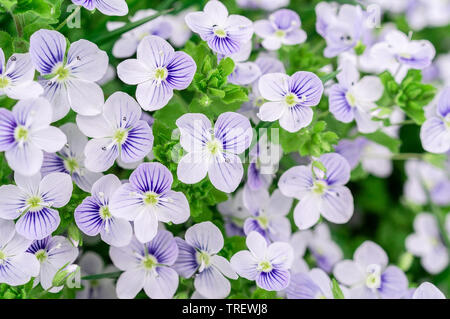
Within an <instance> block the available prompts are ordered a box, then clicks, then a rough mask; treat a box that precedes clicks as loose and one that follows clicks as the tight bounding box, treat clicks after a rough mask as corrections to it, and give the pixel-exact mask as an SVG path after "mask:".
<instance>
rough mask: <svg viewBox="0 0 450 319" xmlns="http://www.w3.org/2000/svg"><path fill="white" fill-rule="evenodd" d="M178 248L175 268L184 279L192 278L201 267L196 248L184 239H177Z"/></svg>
mask: <svg viewBox="0 0 450 319" xmlns="http://www.w3.org/2000/svg"><path fill="white" fill-rule="evenodd" d="M175 241H176V243H177V246H178V257H177V260H176V262H175V264H174V265H173V268H174V269H175V270H176V271H177V272H178V273H179V274H180V276H182V277H184V278H190V277H192V276H193V275H194V273H195V271H196V270H197V268H198V267H199V264H198V262H197V258H196V250H195V248H194V247H192V246H191V245H189V244H188V243H186V241H184V240H183V239H181V238H179V237H176V238H175Z"/></svg>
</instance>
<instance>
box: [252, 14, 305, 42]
mask: <svg viewBox="0 0 450 319" xmlns="http://www.w3.org/2000/svg"><path fill="white" fill-rule="evenodd" d="M300 27H301V21H300V17H299V16H298V14H297V13H296V12H295V11H292V10H289V9H281V10H278V11H275V12H274V13H272V14H271V15H270V16H269V19H268V20H258V21H256V22H255V33H256V35H258V36H259V37H261V38H263V39H264V40H263V41H262V46H263V47H264V48H265V49H267V50H278V49H279V48H281V46H282V45H296V44H300V43H303V42H305V41H306V32H305V31H303V30H302V29H301V28H300Z"/></svg>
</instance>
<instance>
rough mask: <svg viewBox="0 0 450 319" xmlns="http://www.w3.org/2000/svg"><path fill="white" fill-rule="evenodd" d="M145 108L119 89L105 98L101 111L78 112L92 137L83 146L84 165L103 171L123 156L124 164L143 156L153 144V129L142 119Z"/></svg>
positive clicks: (83, 129)
mask: <svg viewBox="0 0 450 319" xmlns="http://www.w3.org/2000/svg"><path fill="white" fill-rule="evenodd" d="M141 113H142V110H141V108H140V107H139V105H138V104H137V103H136V101H135V100H134V99H133V98H132V97H131V96H129V95H128V94H126V93H123V92H116V93H114V94H113V95H111V96H110V97H109V98H108V100H106V103H105V105H104V106H103V112H102V114H99V115H96V116H83V115H77V124H78V127H79V128H80V130H81V132H83V133H84V134H85V135H87V136H89V137H92V138H93V139H92V140H90V141H89V142H88V143H87V144H86V147H85V149H84V155H85V156H86V159H85V162H84V165H85V166H86V168H87V169H89V170H90V171H92V172H104V171H106V170H107V169H109V168H110V167H111V166H112V165H113V164H114V161H115V160H116V159H117V158H118V157H120V158H121V159H122V161H123V162H125V163H133V162H137V161H139V160H141V159H143V158H144V157H145V156H146V155H147V154H148V152H150V150H151V149H152V147H153V133H152V129H151V128H150V126H149V125H148V123H147V122H146V121H143V120H140V118H141Z"/></svg>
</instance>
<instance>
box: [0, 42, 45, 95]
mask: <svg viewBox="0 0 450 319" xmlns="http://www.w3.org/2000/svg"><path fill="white" fill-rule="evenodd" d="M34 73H35V70H34V67H33V64H32V63H31V58H30V54H28V53H26V54H19V53H15V54H13V55H12V56H11V57H10V58H9V59H8V62H7V63H6V65H5V54H4V52H3V50H2V48H0V97H1V96H3V95H6V96H7V97H9V98H11V99H15V100H23V99H30V98H36V97H38V96H40V95H41V94H42V93H43V92H44V89H43V88H42V86H40V85H39V83H37V82H34V81H33V80H34Z"/></svg>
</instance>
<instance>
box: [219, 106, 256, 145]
mask: <svg viewBox="0 0 450 319" xmlns="http://www.w3.org/2000/svg"><path fill="white" fill-rule="evenodd" d="M214 135H215V137H216V138H217V139H219V140H220V141H221V142H222V143H223V149H224V150H225V151H226V152H231V153H233V154H240V153H242V152H244V151H245V150H246V149H247V148H249V146H250V143H251V142H252V138H253V131H252V126H251V124H250V121H249V120H248V119H247V118H246V117H245V116H243V115H241V114H238V113H235V112H226V113H222V114H220V115H219V118H218V119H217V121H216V124H215V126H214Z"/></svg>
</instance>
